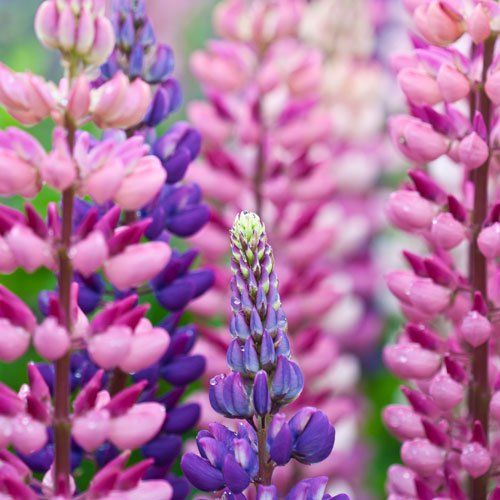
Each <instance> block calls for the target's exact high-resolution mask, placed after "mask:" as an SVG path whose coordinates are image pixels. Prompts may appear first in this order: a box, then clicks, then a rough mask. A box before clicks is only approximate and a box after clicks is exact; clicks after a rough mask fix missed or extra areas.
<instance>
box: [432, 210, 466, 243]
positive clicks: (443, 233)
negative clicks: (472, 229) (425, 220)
mask: <svg viewBox="0 0 500 500" xmlns="http://www.w3.org/2000/svg"><path fill="white" fill-rule="evenodd" d="M431 236H432V239H433V241H434V243H435V244H436V245H438V246H440V247H441V248H443V249H444V250H451V249H452V248H455V247H456V246H458V245H460V243H462V241H463V240H464V239H465V236H466V232H465V227H464V225H463V224H462V223H460V222H458V221H457V220H456V219H455V218H454V217H453V215H451V214H450V213H448V212H442V213H440V214H439V215H438V216H437V217H435V218H434V220H433V221H432V226H431Z"/></svg>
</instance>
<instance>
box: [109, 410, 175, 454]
mask: <svg viewBox="0 0 500 500" xmlns="http://www.w3.org/2000/svg"><path fill="white" fill-rule="evenodd" d="M165 416H166V412H165V408H164V407H163V405H161V404H160V403H140V404H137V405H135V406H133V407H132V408H131V409H130V410H129V411H128V412H127V413H125V414H124V415H122V416H119V417H116V418H113V419H112V421H111V428H110V433H109V440H110V441H111V442H112V443H113V444H114V445H115V446H116V447H117V448H118V449H120V450H127V449H134V448H138V447H139V446H142V445H143V444H144V443H147V442H148V441H149V440H150V439H151V438H153V437H154V436H155V435H156V434H157V433H158V431H159V430H160V428H161V426H162V425H163V422H164V420H165Z"/></svg>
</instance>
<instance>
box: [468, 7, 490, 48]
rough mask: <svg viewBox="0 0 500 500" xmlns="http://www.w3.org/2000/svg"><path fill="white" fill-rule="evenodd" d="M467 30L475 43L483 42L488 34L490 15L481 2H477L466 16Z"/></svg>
mask: <svg viewBox="0 0 500 500" xmlns="http://www.w3.org/2000/svg"><path fill="white" fill-rule="evenodd" d="M467 31H468V32H469V34H470V36H471V38H472V40H474V43H476V44H479V43H482V42H484V41H485V40H486V39H487V38H488V37H489V36H490V33H491V27H490V17H489V15H488V13H487V12H486V10H485V9H484V7H483V6H482V5H481V4H477V5H476V6H475V7H474V9H473V11H472V13H471V14H470V15H469V16H468V17H467Z"/></svg>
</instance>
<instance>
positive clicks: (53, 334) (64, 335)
mask: <svg viewBox="0 0 500 500" xmlns="http://www.w3.org/2000/svg"><path fill="white" fill-rule="evenodd" d="M33 344H34V346H35V349H36V350H37V352H38V354H40V356H42V357H44V358H45V359H48V360H49V361H55V360H56V359H59V358H61V357H63V356H64V355H65V354H66V353H67V352H68V350H69V348H70V345H71V341H70V338H69V334H68V332H67V331H66V329H65V328H64V327H62V326H61V325H60V324H59V323H58V322H57V320H56V319H55V318H53V317H48V318H47V319H45V320H44V322H43V323H42V324H41V325H40V326H38V327H37V328H36V329H35V333H34V335H33Z"/></svg>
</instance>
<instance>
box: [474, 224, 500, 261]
mask: <svg viewBox="0 0 500 500" xmlns="http://www.w3.org/2000/svg"><path fill="white" fill-rule="evenodd" d="M477 244H478V246H479V250H481V253H482V254H483V255H484V256H485V257H486V258H487V259H496V258H497V257H498V256H500V222H495V223H494V224H492V225H491V226H487V227H485V228H483V229H482V230H481V232H480V233H479V236H478V238H477Z"/></svg>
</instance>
